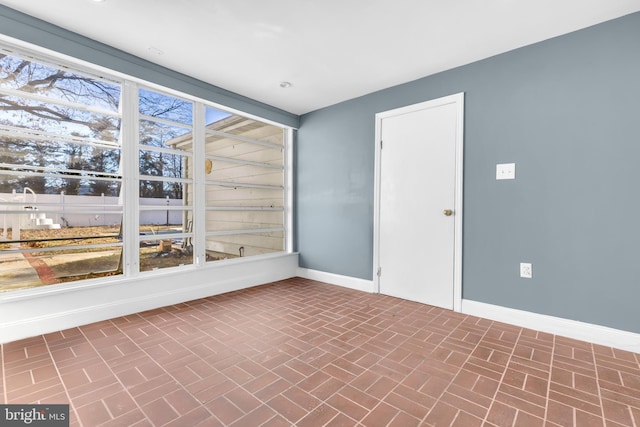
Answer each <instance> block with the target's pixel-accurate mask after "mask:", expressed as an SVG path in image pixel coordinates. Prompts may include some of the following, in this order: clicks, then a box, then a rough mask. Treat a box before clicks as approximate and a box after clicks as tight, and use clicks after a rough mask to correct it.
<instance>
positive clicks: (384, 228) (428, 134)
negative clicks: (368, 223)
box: [374, 94, 464, 310]
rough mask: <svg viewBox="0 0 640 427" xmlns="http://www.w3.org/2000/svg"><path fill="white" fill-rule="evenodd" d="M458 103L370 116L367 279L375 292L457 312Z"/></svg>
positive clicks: (451, 99)
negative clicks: (373, 157) (372, 193)
mask: <svg viewBox="0 0 640 427" xmlns="http://www.w3.org/2000/svg"><path fill="white" fill-rule="evenodd" d="M463 100H464V97H463V94H456V95H452V96H448V97H445V98H440V99H436V100H433V101H428V102H424V103H421V104H417V105H413V106H409V107H405V108H400V109H396V110H392V111H387V112H385V113H380V114H378V115H376V136H377V139H378V142H379V145H378V152H377V153H376V154H377V170H376V174H377V190H376V192H377V201H376V202H377V203H376V205H377V215H376V228H377V235H376V239H375V240H376V242H375V244H376V245H377V251H376V250H374V257H375V258H377V259H376V260H375V261H377V263H375V264H374V270H375V272H374V274H375V276H374V277H375V278H376V280H377V281H378V289H379V292H380V293H382V294H385V295H391V296H395V297H399V298H404V299H408V300H412V301H418V302H421V303H424V304H430V305H435V306H438V307H443V308H447V309H456V310H459V309H460V302H461V292H460V287H461V281H460V274H461V262H460V261H461V260H460V258H461V254H462V252H461V244H462V239H461V229H462V216H461V214H462V139H463V138H462V129H463V126H462V123H463V117H462V115H463V105H462V104H463ZM380 141H381V142H380Z"/></svg>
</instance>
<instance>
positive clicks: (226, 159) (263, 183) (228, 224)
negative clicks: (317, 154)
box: [205, 108, 284, 260]
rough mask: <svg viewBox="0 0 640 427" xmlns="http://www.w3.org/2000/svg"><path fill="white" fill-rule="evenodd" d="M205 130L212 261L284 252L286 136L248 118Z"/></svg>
mask: <svg viewBox="0 0 640 427" xmlns="http://www.w3.org/2000/svg"><path fill="white" fill-rule="evenodd" d="M220 116H221V115H220V114H218V112H217V111H216V110H215V109H212V108H208V109H207V117H211V118H213V119H212V120H211V122H210V123H208V124H207V127H206V130H205V152H206V160H205V162H206V173H207V176H206V192H205V194H206V211H207V214H206V246H207V250H208V251H209V255H210V256H209V257H208V260H218V259H220V258H227V257H242V256H249V255H257V254H264V253H270V252H278V251H282V250H284V192H283V188H284V187H283V186H284V158H283V151H284V145H283V141H284V133H283V130H282V129H281V128H278V127H277V126H272V125H268V124H265V123H261V122H258V121H255V120H251V119H247V118H245V117H241V116H236V115H228V116H227V117H222V118H220Z"/></svg>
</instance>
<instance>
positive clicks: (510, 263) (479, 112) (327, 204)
mask: <svg viewBox="0 0 640 427" xmlns="http://www.w3.org/2000/svg"><path fill="white" fill-rule="evenodd" d="M416 52H419V49H417V50H416ZM371 72H372V73H374V72H375V70H372V71H371ZM363 78H366V76H363ZM457 92H465V94H466V95H465V153H464V161H465V171H464V232H463V241H464V246H463V257H464V258H463V297H464V298H465V299H470V300H475V301H481V302H486V303H490V304H495V305H501V306H506V307H511V308H516V309H521V310H527V311H531V312H535V313H542V314H548V315H552V316H557V317H562V318H567V319H574V320H580V321H584V322H588V323H594V324H600V325H605V326H610V327H614V328H618V329H622V330H628V331H633V332H640V308H639V304H640V274H639V273H638V271H639V268H640V166H638V165H639V164H640V13H636V14H632V15H628V16H625V17H622V18H620V19H617V20H614V21H609V22H606V23H603V24H600V25H597V26H594V27H591V28H587V29H585V30H581V31H578V32H575V33H571V34H568V35H566V36H562V37H558V38H555V39H551V40H547V41H545V42H542V43H538V44H535V45H532V46H528V47H525V48H522V49H518V50H514V51H511V52H508V53H505V54H502V55H499V56H495V57H492V58H489V59H486V60H483V61H479V62H476V63H473V64H470V65H466V66H463V67H460V68H456V69H453V70H450V71H446V72H443V73H440V74H437V75H433V76H429V77H426V78H423V79H421V80H417V81H414V82H411V83H407V84H404V85H400V86H397V87H393V88H390V89H387V90H384V91H380V92H376V93H373V94H370V95H367V96H364V97H361V98H357V99H353V100H350V101H347V102H344V103H341V104H338V105H335V106H332V107H329V108H325V109H322V110H318V111H315V112H312V113H309V114H306V115H304V116H302V117H301V121H300V129H299V132H298V140H297V164H296V165H295V173H296V185H297V187H296V188H297V189H296V197H295V199H296V209H297V215H296V230H297V235H296V248H297V250H298V251H299V252H300V263H301V267H306V268H310V269H316V270H320V271H325V272H330V273H335V274H341V275H347V276H353V277H357V278H362V279H372V262H373V247H372V240H373V199H374V190H373V188H374V127H375V118H374V115H375V113H377V112H380V111H385V110H389V109H393V108H397V107H401V106H405V105H409V104H413V103H417V102H421V101H426V100H429V99H433V98H437V97H440V96H444V95H449V94H453V93H457ZM510 162H515V163H516V180H514V181H496V180H495V165H496V163H510ZM523 261H524V262H531V263H533V276H534V277H533V279H521V278H520V277H519V263H520V262H523Z"/></svg>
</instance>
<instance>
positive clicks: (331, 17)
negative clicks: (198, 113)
mask: <svg viewBox="0 0 640 427" xmlns="http://www.w3.org/2000/svg"><path fill="white" fill-rule="evenodd" d="M0 3H1V4H4V5H6V6H9V7H11V8H13V9H16V10H19V11H21V12H25V13H27V14H29V15H32V16H35V17H38V18H41V19H43V20H45V21H48V22H51V23H53V24H56V25H59V26H61V27H64V28H66V29H69V30H71V31H74V32H76V33H79V34H82V35H84V36H87V37H89V38H92V39H95V40H98V41H100V42H102V43H105V44H108V45H111V46H114V47H116V48H119V49H121V50H124V51H126V52H129V53H132V54H134V55H136V56H139V57H142V58H145V59H147V60H149V61H152V62H155V63H158V64H160V65H163V66H165V67H168V68H171V69H173V70H176V71H179V72H182V73H184V74H188V75H190V76H193V77H196V78H198V79H200V80H204V81H206V82H209V83H211V84H214V85H216V86H219V87H222V88H224V89H227V90H230V91H233V92H236V93H238V94H241V95H244V96H247V97H249V98H253V99H255V100H258V101H262V102H264V103H267V104H270V105H273V106H275V107H278V108H281V109H283V110H286V111H289V112H291V113H295V114H302V113H306V112H309V111H312V110H315V109H318V108H321V107H325V106H328V105H332V104H335V103H337V102H340V101H344V100H347V99H351V98H354V97H357V96H360V95H364V94H367V93H370V92H373V91H376V90H379V89H383V88H387V87H390V86H394V85H397V84H400V83H404V82H408V81H411V80H415V79H417V78H420V77H424V76H427V75H430V74H434V73H437V72H440V71H443V70H447V69H450V68H453V67H456V66H460V65H463V64H468V63H470V62H473V61H476V60H479V59H483V58H486V57H489V56H492V55H496V54H499V53H502V52H506V51H508V50H511V49H515V48H518V47H521V46H525V45H528V44H532V43H535V42H538V41H541V40H545V39H548V38H551V37H554V36H558V35H561V34H565V33H568V32H571V31H574V30H577V29H580V28H584V27H588V26H590V25H593V24H596V23H599V22H603V21H607V20H610V19H613V18H617V17H619V16H623V15H626V14H629V13H632V12H637V11H639V10H640V0H270V1H266V0H106V1H104V2H101V3H98V2H96V1H93V0H56V1H52V0H0ZM158 51H161V52H162V53H161V54H159V53H158ZM282 81H288V82H291V83H292V86H291V87H290V88H288V89H283V88H281V87H280V83H281V82H282Z"/></svg>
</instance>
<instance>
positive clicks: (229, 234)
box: [0, 48, 288, 292]
mask: <svg viewBox="0 0 640 427" xmlns="http://www.w3.org/2000/svg"><path fill="white" fill-rule="evenodd" d="M104 74H105V73H100V74H98V73H96V72H93V71H91V70H90V69H89V70H87V69H80V67H70V66H69V64H61V63H60V62H58V61H54V60H51V59H48V58H47V59H43V58H41V57H38V58H35V57H34V55H30V54H24V53H18V52H16V51H13V50H10V49H8V48H3V49H0V292H2V291H8V290H13V289H23V288H30V287H36V286H42V285H50V284H57V283H64V282H71V281H77V280H84V279H96V278H104V277H107V276H116V275H124V276H131V275H136V274H147V273H146V272H148V271H155V270H159V269H165V268H183V267H185V266H189V265H191V266H194V264H195V267H196V268H199V267H202V266H204V265H206V262H196V260H198V259H199V258H198V257H197V253H196V252H197V251H200V252H198V253H201V254H204V257H201V258H200V259H202V260H203V261H204V260H206V261H221V260H226V259H231V258H239V257H246V256H255V255H261V254H267V253H272V252H281V251H285V250H286V249H287V248H286V244H285V241H286V233H285V229H286V220H285V218H286V208H287V206H286V203H285V200H286V196H285V181H286V176H285V175H286V174H285V171H286V167H285V166H286V165H285V158H286V157H285V147H286V145H287V135H288V133H287V130H286V129H284V128H283V127H281V126H277V125H273V124H268V123H265V122H262V121H260V120H256V119H254V118H248V117H244V116H241V115H238V114H236V113H231V112H227V111H224V110H222V109H220V108H218V107H216V106H212V105H208V104H206V103H204V102H202V101H200V100H197V99H194V98H192V97H189V96H187V95H181V94H178V93H175V92H173V91H168V90H163V89H161V88H158V87H152V86H150V85H147V84H144V83H142V82H137V81H133V80H130V79H127V78H122V77H114V76H105V75H104ZM126 129H129V130H128V131H127V130H126ZM132 130H133V131H132ZM132 212H134V213H133V214H132ZM102 280H107V279H102Z"/></svg>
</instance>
